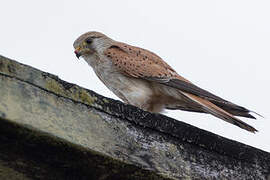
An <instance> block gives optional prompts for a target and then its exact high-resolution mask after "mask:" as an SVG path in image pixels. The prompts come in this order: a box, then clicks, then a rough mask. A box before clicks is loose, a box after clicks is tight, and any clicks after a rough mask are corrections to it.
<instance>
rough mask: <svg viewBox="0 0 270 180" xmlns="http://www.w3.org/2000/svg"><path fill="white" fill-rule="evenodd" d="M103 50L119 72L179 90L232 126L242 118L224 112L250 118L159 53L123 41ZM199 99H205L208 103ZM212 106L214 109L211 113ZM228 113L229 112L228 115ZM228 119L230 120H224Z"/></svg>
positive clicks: (245, 112) (250, 129) (246, 111)
mask: <svg viewBox="0 0 270 180" xmlns="http://www.w3.org/2000/svg"><path fill="white" fill-rule="evenodd" d="M104 53H105V55H106V56H107V57H108V58H110V59H111V60H112V62H113V64H114V65H115V66H116V67H117V68H118V69H119V70H120V71H121V72H122V73H123V74H125V75H127V76H131V77H135V78H143V79H146V80H149V81H155V82H159V83H161V84H164V85H167V86H170V87H173V88H176V89H179V90H180V91H181V92H183V94H184V95H186V96H187V97H188V98H189V99H191V100H192V101H194V102H196V103H198V104H200V105H201V106H203V107H204V108H203V110H204V111H206V112H208V113H210V114H213V115H214V116H217V117H219V118H221V117H223V118H221V119H223V120H226V121H227V122H230V123H232V124H234V125H236V124H237V123H234V122H235V121H238V122H239V123H240V122H242V121H241V120H239V119H237V118H235V117H234V116H233V115H231V114H230V113H228V112H226V111H229V112H232V113H233V114H234V115H240V116H245V117H251V118H254V117H253V116H251V115H250V114H248V113H249V112H250V111H249V110H247V109H245V108H243V107H241V106H237V105H235V104H233V103H231V102H229V101H226V100H224V99H222V98H220V97H218V96H216V95H214V94H212V93H210V92H208V91H206V90H204V89H201V88H199V87H197V86H195V85H194V84H192V83H191V82H189V81H188V80H186V79H185V78H183V77H181V76H180V75H178V74H177V73H176V72H175V71H174V70H173V68H171V67H170V66H169V65H168V64H167V63H166V62H164V61H163V60H162V59H161V58H160V57H159V56H157V55H156V54H154V53H152V52H150V51H147V50H145V49H141V48H138V47H134V46H130V45H127V44H124V43H115V44H114V45H113V46H111V47H110V48H108V49H107V50H106V51H105V52H104ZM196 96H197V97H196ZM202 101H205V102H206V101H207V102H208V103H205V102H202ZM218 106H219V107H218ZM206 107H208V108H206ZM220 107H221V108H224V110H226V111H224V110H222V111H221V110H220ZM214 109H216V111H215V112H214ZM223 111H224V112H226V113H224V112H223ZM217 114H218V115H217ZM228 114H230V116H229V115H228ZM230 118H231V121H229V120H228V119H230ZM243 124H245V123H243V122H242V126H239V127H241V128H244V125H243ZM244 129H246V130H249V131H256V130H255V129H254V128H253V129H252V128H251V127H246V128H244Z"/></svg>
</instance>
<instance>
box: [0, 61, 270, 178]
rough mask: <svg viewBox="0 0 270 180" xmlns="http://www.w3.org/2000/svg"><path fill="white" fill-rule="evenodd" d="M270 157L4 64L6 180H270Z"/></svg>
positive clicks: (0, 127)
mask: <svg viewBox="0 0 270 180" xmlns="http://www.w3.org/2000/svg"><path fill="white" fill-rule="evenodd" d="M269 172H270V154H269V153H267V152H264V151H262V150H259V149H256V148H253V147H250V146H247V145H244V144H241V143H239V142H235V141H232V140H229V139H226V138H223V137H221V136H218V135H215V134H213V133H210V132H207V131H204V130H201V129H199V128H196V127H193V126H191V125H188V124H186V123H183V122H180V121H176V120H174V119H171V118H169V117H166V116H163V115H159V114H151V113H148V112H145V111H142V110H140V109H138V108H136V107H133V106H130V105H125V104H123V103H121V102H119V101H115V100H112V99H109V98H106V97H103V96H101V95H98V94H97V93H95V92H93V91H90V90H87V89H84V88H81V87H79V86H77V85H74V84H70V83H67V82H64V81H62V80H61V79H59V78H58V77H57V76H54V75H52V74H49V73H45V72H42V71H39V70H37V69H35V68H32V67H29V66H26V65H23V64H20V63H18V62H16V61H13V60H10V59H7V58H5V57H3V56H0V179H100V180H103V179H119V180H121V179H256V180H257V179H267V177H268V176H269Z"/></svg>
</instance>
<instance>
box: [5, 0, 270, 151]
mask: <svg viewBox="0 0 270 180" xmlns="http://www.w3.org/2000/svg"><path fill="white" fill-rule="evenodd" d="M269 9H270V1H247V0H243V1H236V0H230V1H229V0H227V1H201V0H198V1H180V0H175V1H157V0H156V1H154V0H151V1H150V0H148V1H146V0H144V1H143V0H136V1H131V0H122V1H117V0H115V1H104V0H98V1H90V0H88V1H82V0H76V1H52V0H47V1H36V0H29V1H27V0H25V1H19V0H18V1H13V0H9V1H5V2H2V3H1V11H0V22H1V26H0V40H1V41H0V54H1V55H4V56H6V57H9V58H13V59H16V60H17V61H19V62H21V63H24V64H28V65H31V66H33V67H36V68H38V69H41V70H43V71H47V72H49V73H53V74H55V75H58V76H59V77H60V78H62V79H64V80H66V81H68V82H71V83H75V84H78V85H80V86H83V87H85V88H88V89H91V90H94V91H96V92H98V93H100V94H102V95H104V96H107V97H112V98H114V99H118V98H117V97H116V96H115V95H113V94H112V93H111V92H110V91H109V90H108V89H107V88H105V86H104V85H103V84H102V83H101V82H100V81H99V80H98V78H97V77H96V75H95V74H94V73H93V71H92V69H91V68H90V67H88V66H87V64H86V63H85V62H84V61H83V60H80V61H78V60H77V59H76V57H75V55H74V53H73V47H72V44H73V41H74V40H75V39H76V38H77V37H78V36H79V35H81V34H82V33H84V32H87V31H92V30H96V31H100V32H103V33H105V34H106V35H108V36H109V37H112V38H113V39H115V40H119V41H123V42H126V43H129V44H132V45H135V46H139V47H143V48H146V49H149V50H151V51H153V52H155V53H157V54H158V55H159V56H161V57H162V58H163V59H164V60H165V61H167V62H168V63H169V64H170V65H171V66H172V67H173V68H174V69H175V70H176V71H177V72H178V73H179V74H180V75H182V76H184V77H186V78H187V79H189V80H190V81H192V82H193V83H195V84H196V85H198V86H200V87H202V88H204V89H206V90H209V91H210V92H213V93H214V94H216V95H219V96H221V97H223V98H225V99H227V100H230V101H232V102H234V103H236V104H239V105H241V106H245V107H246V108H249V109H251V110H254V111H256V112H258V113H260V114H262V115H263V116H265V118H260V117H258V119H257V120H249V119H245V118H242V119H243V120H245V121H246V122H247V123H249V124H251V125H253V126H254V127H255V128H257V129H258V130H259V132H258V133H257V134H255V135H254V134H252V133H249V132H247V131H244V130H242V129H240V128H238V127H236V126H233V125H231V124H228V123H226V122H224V121H222V120H219V119H217V118H215V117H213V116H210V115H205V114H198V113H190V112H183V111H168V113H166V115H168V116H170V117H174V118H176V119H179V120H181V121H184V122H186V123H189V124H192V125H194V126H197V127H200V128H202V129H205V130H208V131H211V132H213V133H216V134H219V135H222V136H224V137H227V138H230V139H234V140H236V141H240V142H243V143H245V144H249V145H252V146H254V147H258V148H260V149H263V150H266V151H268V152H270V140H269V139H270V130H269V128H270V118H269V117H270V111H269V105H268V101H269V100H270V95H269V92H270V73H269V65H270V63H269V60H270V50H269V49H270V23H269V22H270V10H269Z"/></svg>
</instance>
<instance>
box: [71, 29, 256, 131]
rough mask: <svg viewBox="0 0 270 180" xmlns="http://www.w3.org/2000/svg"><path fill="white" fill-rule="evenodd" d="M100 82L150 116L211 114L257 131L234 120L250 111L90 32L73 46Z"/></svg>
mask: <svg viewBox="0 0 270 180" xmlns="http://www.w3.org/2000/svg"><path fill="white" fill-rule="evenodd" d="M73 46H74V48H75V54H76V56H77V57H78V58H79V57H83V58H84V60H85V61H86V62H87V63H88V64H89V65H90V66H91V67H92V68H93V70H94V71H95V73H96V75H97V76H98V78H99V79H100V80H101V81H102V82H103V83H104V84H105V85H106V86H107V87H108V88H109V89H110V90H111V91H112V92H113V93H114V94H115V95H116V96H118V97H119V98H120V99H122V100H123V101H124V102H126V103H128V104H131V105H134V106H137V107H139V108H141V109H144V110H146V111H150V112H156V113H157V112H161V111H162V110H163V109H179V110H184V111H193V112H202V113H209V114H212V115H214V116H216V117H218V118H220V119H222V120H224V121H227V122H229V123H231V124H234V125H236V126H238V127H240V128H243V129H245V130H247V131H251V132H256V131H257V130H256V129H255V128H253V127H252V126H250V125H248V124H247V123H245V122H243V121H241V120H240V119H238V118H237V117H235V116H242V117H247V118H253V119H255V117H254V116H252V115H251V114H249V113H250V112H251V111H250V110H248V109H246V108H244V107H241V106H238V105H236V104H233V103H231V102H229V101H226V100H224V99H222V98H220V97H218V96H216V95H214V94H212V93H210V92H208V91H206V90H204V89H202V88H200V87H198V86H196V85H194V84H193V83H191V82H190V81H188V80H187V79H185V78H183V77H182V76H180V75H179V74H178V73H177V72H176V71H175V70H174V69H173V68H172V67H171V66H169V65H168V64H167V63H166V62H165V61H163V60H162V59H161V58H160V57H159V56H158V55H156V54H154V53H152V52H150V51H148V50H146V49H142V48H139V47H135V46H131V45H128V44H125V43H122V42H117V41H115V40H113V39H111V38H109V37H108V36H106V35H104V34H102V33H100V32H94V31H93V32H87V33H85V34H83V35H81V36H80V37H79V38H78V39H77V40H76V41H75V42H74V44H73Z"/></svg>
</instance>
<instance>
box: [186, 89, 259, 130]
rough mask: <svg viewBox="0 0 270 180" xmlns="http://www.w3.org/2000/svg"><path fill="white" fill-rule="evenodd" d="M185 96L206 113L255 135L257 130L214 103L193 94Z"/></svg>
mask: <svg viewBox="0 0 270 180" xmlns="http://www.w3.org/2000/svg"><path fill="white" fill-rule="evenodd" d="M182 93H183V94H184V95H185V96H187V97H188V98H189V99H191V100H192V101H194V102H196V103H198V104H200V105H201V106H202V108H203V110H205V111H206V112H208V113H210V114H212V115H214V116H216V117H218V118H220V119H222V120H224V121H226V122H229V123H231V124H234V125H236V126H238V127H240V128H242V129H245V130H247V131H250V132H253V133H255V132H256V131H257V130H256V129H255V128H254V127H252V126H250V125H248V124H247V123H245V122H243V121H241V120H240V119H238V118H236V117H234V116H233V115H232V114H230V113H228V112H227V111H225V110H223V109H221V108H220V107H218V106H217V105H215V104H213V103H212V102H210V101H208V100H206V99H203V98H201V97H198V96H196V95H193V94H189V93H185V92H182Z"/></svg>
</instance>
